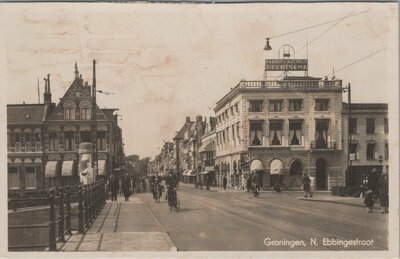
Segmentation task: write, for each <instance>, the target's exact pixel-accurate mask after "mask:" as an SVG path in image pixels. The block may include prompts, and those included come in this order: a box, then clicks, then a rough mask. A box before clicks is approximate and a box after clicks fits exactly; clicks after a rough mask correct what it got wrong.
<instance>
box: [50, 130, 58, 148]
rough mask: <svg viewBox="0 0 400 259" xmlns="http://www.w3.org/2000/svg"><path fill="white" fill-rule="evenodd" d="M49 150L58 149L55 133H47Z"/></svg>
mask: <svg viewBox="0 0 400 259" xmlns="http://www.w3.org/2000/svg"><path fill="white" fill-rule="evenodd" d="M49 151H58V134H57V133H49Z"/></svg>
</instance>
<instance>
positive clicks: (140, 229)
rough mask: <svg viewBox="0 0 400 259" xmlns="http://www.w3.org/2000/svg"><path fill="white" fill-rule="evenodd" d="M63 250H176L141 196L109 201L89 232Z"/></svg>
mask: <svg viewBox="0 0 400 259" xmlns="http://www.w3.org/2000/svg"><path fill="white" fill-rule="evenodd" d="M59 250H61V251H65V252H72V251H176V250H177V249H176V247H175V245H174V243H173V242H172V240H171V238H170V237H169V235H168V233H167V232H166V231H165V229H164V228H163V227H162V225H161V224H160V223H159V222H158V221H157V219H156V218H155V217H154V215H153V214H152V212H151V211H150V209H149V208H148V206H147V205H146V204H145V203H144V202H142V201H141V200H140V199H139V198H137V197H131V198H130V201H128V202H125V201H124V198H123V197H118V201H114V202H112V201H110V200H107V202H106V205H105V207H104V208H103V210H102V211H101V213H100V215H99V216H98V217H97V218H96V219H95V221H94V222H93V224H92V226H91V227H90V228H89V230H88V231H87V232H86V233H85V234H74V235H73V236H72V237H71V238H70V239H69V240H68V241H67V242H66V243H65V244H63V245H61V247H60V248H59Z"/></svg>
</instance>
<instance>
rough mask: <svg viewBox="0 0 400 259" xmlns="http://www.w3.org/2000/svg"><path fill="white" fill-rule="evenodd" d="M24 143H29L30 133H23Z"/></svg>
mask: <svg viewBox="0 0 400 259" xmlns="http://www.w3.org/2000/svg"><path fill="white" fill-rule="evenodd" d="M24 140H25V143H26V142H31V133H25V139H24Z"/></svg>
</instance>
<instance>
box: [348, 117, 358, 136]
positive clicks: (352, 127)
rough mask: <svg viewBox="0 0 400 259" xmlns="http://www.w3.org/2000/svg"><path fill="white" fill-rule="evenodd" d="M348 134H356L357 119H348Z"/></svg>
mask: <svg viewBox="0 0 400 259" xmlns="http://www.w3.org/2000/svg"><path fill="white" fill-rule="evenodd" d="M349 132H350V133H351V134H357V119H354V118H351V119H350V127H349Z"/></svg>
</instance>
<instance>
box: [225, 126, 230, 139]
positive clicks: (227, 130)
mask: <svg viewBox="0 0 400 259" xmlns="http://www.w3.org/2000/svg"><path fill="white" fill-rule="evenodd" d="M225 130H226V140H227V142H229V141H230V139H229V127H228V128H226V129H225Z"/></svg>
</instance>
